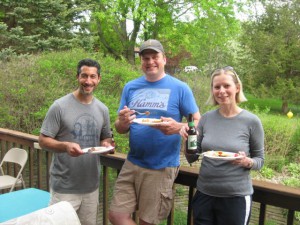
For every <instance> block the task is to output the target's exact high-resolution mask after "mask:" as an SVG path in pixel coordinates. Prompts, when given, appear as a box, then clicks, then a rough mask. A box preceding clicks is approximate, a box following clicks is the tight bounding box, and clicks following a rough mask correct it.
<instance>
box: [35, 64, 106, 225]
mask: <svg viewBox="0 0 300 225" xmlns="http://www.w3.org/2000/svg"><path fill="white" fill-rule="evenodd" d="M77 80H78V88H77V90H75V91H74V92H73V93H69V94H67V95H66V96H63V97H61V98H60V99H58V100H56V101H55V102H54V103H53V104H52V105H51V107H50V108H49V110H48V112H47V115H46V117H45V119H44V122H43V124H42V128H41V131H40V136H39V144H40V146H41V147H42V148H44V149H46V150H49V151H52V152H53V153H54V154H53V159H52V164H51V168H50V193H51V199H50V204H54V203H57V202H59V201H68V202H70V203H71V204H72V206H73V207H74V209H75V210H76V211H77V214H78V217H79V219H80V222H81V224H83V225H94V224H96V218H97V206H98V196H99V177H100V158H99V155H97V154H84V152H83V151H82V149H84V148H88V147H95V146H107V147H108V146H111V130H110V118H109V111H108V108H107V107H106V106H105V105H104V104H103V103H102V102H101V101H99V100H98V99H96V98H95V97H94V96H93V91H94V90H95V89H96V87H97V86H98V84H99V82H100V80H101V75H100V65H99V64H98V63H97V62H96V61H94V60H91V59H83V60H81V61H80V62H79V63H78V66H77Z"/></svg>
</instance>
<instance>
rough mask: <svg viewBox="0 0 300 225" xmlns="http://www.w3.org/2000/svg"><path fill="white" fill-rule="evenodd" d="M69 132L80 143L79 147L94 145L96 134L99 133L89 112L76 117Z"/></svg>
mask: <svg viewBox="0 0 300 225" xmlns="http://www.w3.org/2000/svg"><path fill="white" fill-rule="evenodd" d="M71 133H72V134H73V138H74V139H75V140H77V141H78V143H80V145H81V147H90V146H94V145H95V143H94V142H95V140H97V138H96V137H97V134H99V130H98V129H97V123H96V120H95V119H94V117H92V116H91V115H89V114H83V115H81V116H80V117H78V118H77V119H76V121H75V123H74V125H73V130H72V131H71Z"/></svg>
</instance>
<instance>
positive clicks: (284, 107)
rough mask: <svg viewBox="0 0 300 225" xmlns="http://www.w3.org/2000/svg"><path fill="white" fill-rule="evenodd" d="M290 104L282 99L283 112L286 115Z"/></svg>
mask: <svg viewBox="0 0 300 225" xmlns="http://www.w3.org/2000/svg"><path fill="white" fill-rule="evenodd" d="M288 106H289V103H288V101H287V99H286V98H285V97H283V98H282V106H281V111H282V112H283V113H284V114H286V113H287V112H288Z"/></svg>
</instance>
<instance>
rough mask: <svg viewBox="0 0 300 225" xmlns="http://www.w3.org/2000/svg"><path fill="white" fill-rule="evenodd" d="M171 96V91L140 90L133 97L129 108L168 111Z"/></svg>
mask: <svg viewBox="0 0 300 225" xmlns="http://www.w3.org/2000/svg"><path fill="white" fill-rule="evenodd" d="M170 94H171V90H170V89H153V88H145V89H138V90H136V91H135V92H134V94H133V95H132V99H131V100H130V103H129V108H132V109H136V110H138V109H152V110H164V111H167V109H168V102H169V98H170Z"/></svg>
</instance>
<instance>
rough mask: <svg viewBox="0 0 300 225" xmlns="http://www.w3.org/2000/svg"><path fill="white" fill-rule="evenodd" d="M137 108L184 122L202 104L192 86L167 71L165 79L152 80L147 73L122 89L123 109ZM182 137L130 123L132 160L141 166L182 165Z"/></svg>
mask: <svg viewBox="0 0 300 225" xmlns="http://www.w3.org/2000/svg"><path fill="white" fill-rule="evenodd" d="M125 105H126V106H128V107H129V108H130V109H134V110H137V111H149V112H150V113H151V114H150V116H140V115H137V118H143V117H145V118H147V117H148V118H149V117H150V118H160V117H161V116H163V117H171V118H173V119H174V120H176V121H178V122H181V121H182V118H183V116H187V115H188V114H189V113H195V112H198V111H199V109H198V106H197V104H196V101H195V98H194V96H193V93H192V91H191V89H190V88H189V86H188V85H187V84H186V83H184V82H182V81H180V80H178V79H176V78H174V77H172V76H170V75H166V76H165V77H163V78H162V79H161V80H159V81H156V82H149V81H147V80H146V78H145V76H142V77H140V78H137V79H135V80H133V81H130V82H128V83H127V84H126V85H125V87H124V89H123V93H122V98H121V103H120V107H119V110H121V109H123V108H124V106H125ZM180 144H181V137H180V135H179V134H173V135H164V134H163V133H162V132H161V131H160V130H158V129H155V128H153V127H150V126H144V125H140V124H136V123H133V124H131V125H130V134H129V146H130V151H129V153H128V157H127V158H128V160H129V161H130V162H132V163H133V164H136V165H138V166H140V167H144V168H149V169H161V168H165V167H176V166H179V163H180V162H179V158H180V157H179V156H180Z"/></svg>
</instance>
